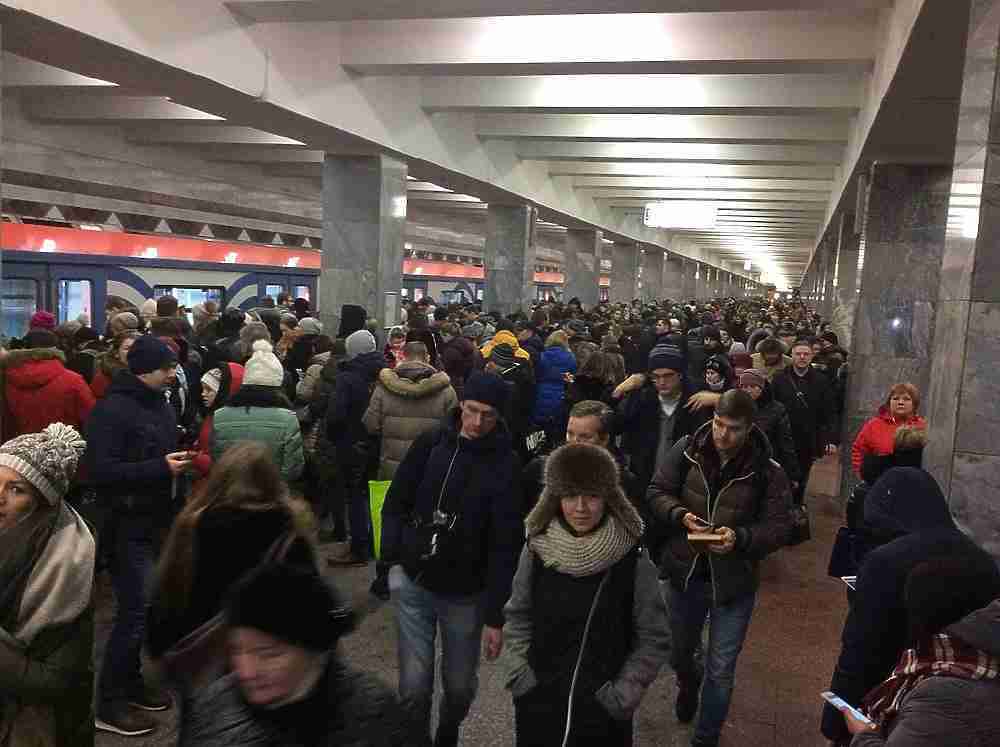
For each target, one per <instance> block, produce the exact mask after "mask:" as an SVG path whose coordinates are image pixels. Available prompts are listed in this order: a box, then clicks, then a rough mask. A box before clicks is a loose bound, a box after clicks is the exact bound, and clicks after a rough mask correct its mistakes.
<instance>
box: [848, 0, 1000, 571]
mask: <svg viewBox="0 0 1000 747" xmlns="http://www.w3.org/2000/svg"><path fill="white" fill-rule="evenodd" d="M998 39H1000V0H984V1H983V2H978V3H975V4H974V5H973V8H972V14H971V18H970V23H969V35H968V43H967V47H966V60H965V68H964V79H963V86H962V98H961V105H960V110H959V120H958V133H957V136H956V143H957V146H956V149H955V162H954V184H953V187H952V197H951V204H950V205H949V214H948V218H949V221H948V233H947V237H946V240H945V251H944V257H943V261H942V267H941V276H940V285H939V293H938V296H937V303H938V307H937V316H936V320H935V331H934V340H933V349H932V352H933V356H932V359H933V364H932V368H931V384H930V391H929V393H928V395H927V396H926V397H925V400H924V402H925V405H924V407H923V408H922V409H923V410H924V411H925V413H926V415H927V419H928V423H929V431H928V437H929V442H928V445H927V448H926V449H925V451H924V467H925V468H926V469H927V470H929V471H930V472H931V474H933V475H934V476H935V478H937V480H938V482H939V483H940V484H941V487H942V489H943V490H944V492H945V495H946V496H948V499H949V502H950V505H951V511H952V515H953V516H954V517H955V519H956V521H957V522H958V524H959V525H960V526H961V527H962V528H963V529H965V530H966V531H967V532H968V533H969V534H970V535H971V536H972V537H973V538H974V539H975V540H976V541H977V542H979V543H980V544H981V545H982V546H983V547H985V548H986V549H987V550H988V551H989V552H990V553H992V555H993V556H994V557H995V558H997V559H998V560H1000V498H998V496H1000V409H998V407H997V403H998V401H1000V379H998V378H997V369H998V367H1000V253H998V251H997V243H998V239H1000V91H998V90H997V85H998V83H1000V74H998V72H1000V49H998V43H997V40H998ZM970 186H978V187H980V188H981V192H980V190H979V189H975V190H972V189H970ZM868 255H869V249H868V247H866V256H865V264H866V265H867V264H868V262H869V261H870V258H869V256H868ZM862 292H863V291H862Z"/></svg>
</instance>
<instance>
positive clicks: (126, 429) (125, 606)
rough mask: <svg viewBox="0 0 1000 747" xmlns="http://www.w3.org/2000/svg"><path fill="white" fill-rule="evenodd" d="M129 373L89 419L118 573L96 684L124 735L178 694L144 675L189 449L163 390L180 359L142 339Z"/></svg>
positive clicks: (106, 712)
mask: <svg viewBox="0 0 1000 747" xmlns="http://www.w3.org/2000/svg"><path fill="white" fill-rule="evenodd" d="M128 366H129V367H128V370H127V371H121V372H119V373H118V375H117V376H116V377H115V379H114V381H112V383H111V387H110V389H109V390H108V394H107V396H106V397H104V398H103V399H101V400H100V401H98V403H97V405H96V406H95V407H94V409H93V410H92V411H91V414H90V419H89V420H88V421H87V429H86V433H87V455H86V459H87V465H88V468H89V470H90V478H91V479H92V480H93V482H94V485H95V487H96V488H97V491H98V494H99V495H100V496H101V497H102V498H103V499H104V500H105V501H106V502H107V504H108V505H109V506H110V509H111V511H110V516H109V517H108V520H107V523H106V525H105V527H104V534H105V537H106V538H107V539H106V541H110V542H112V543H113V548H114V549H113V551H112V553H111V565H110V570H111V579H112V583H113V584H114V590H115V600H116V608H115V620H114V625H113V627H112V629H111V637H110V639H109V640H108V646H107V649H106V650H105V652H104V663H103V665H102V667H101V673H100V679H99V681H98V693H99V695H98V705H97V719H96V727H97V729H99V730H101V731H108V732H112V733H114V734H121V735H123V736H139V735H142V734H148V733H149V732H151V731H153V729H154V728H155V723H154V722H153V721H151V720H150V719H148V718H147V717H146V716H144V715H142V714H141V713H140V711H162V710H166V708H167V707H168V706H169V704H170V699H169V698H168V697H167V696H166V695H165V694H163V693H158V692H156V691H154V690H153V689H152V688H150V687H149V686H147V685H146V684H145V682H144V681H143V677H142V669H141V663H140V656H139V655H140V651H141V649H142V641H143V639H144V637H145V626H146V607H147V606H148V600H147V598H146V590H145V585H146V581H147V579H148V578H149V576H150V575H151V574H152V571H153V565H154V563H155V562H156V555H157V553H158V549H159V545H160V540H161V538H162V537H163V536H164V534H165V532H166V530H167V528H169V526H170V522H171V520H172V519H173V514H174V508H175V506H174V500H173V486H174V478H176V477H177V476H178V475H180V474H181V473H182V472H184V470H186V469H187V466H188V464H189V463H190V455H189V454H188V453H187V452H177V451H174V450H175V449H176V448H177V420H176V416H175V414H174V410H173V408H172V407H171V406H170V404H169V403H168V402H167V400H166V397H165V394H164V393H165V392H166V390H167V389H168V388H169V387H170V385H171V384H172V383H173V381H174V379H175V376H176V373H175V372H176V369H177V356H176V355H175V354H174V352H173V351H172V350H171V349H170V348H169V347H168V346H167V345H166V344H165V343H164V342H163V341H162V340H159V339H158V338H156V337H152V336H144V337H140V338H139V339H138V340H136V341H135V343H134V344H133V345H132V347H131V349H130V350H129V352H128Z"/></svg>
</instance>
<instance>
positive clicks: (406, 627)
mask: <svg viewBox="0 0 1000 747" xmlns="http://www.w3.org/2000/svg"><path fill="white" fill-rule="evenodd" d="M389 591H390V593H391V594H392V600H393V602H395V604H396V622H397V626H398V630H399V702H400V705H401V706H402V707H403V710H404V711H405V712H406V714H407V717H408V718H409V719H410V720H411V721H412V724H413V728H414V729H415V730H416V733H417V734H420V735H427V736H429V735H430V722H431V702H432V700H433V697H434V639H435V637H436V635H437V631H438V628H439V627H440V629H441V655H442V659H441V680H442V685H443V688H444V692H443V697H442V698H441V709H440V712H439V714H438V715H439V719H438V733H439V734H442V733H444V734H448V733H453V734H457V732H458V728H459V726H460V725H461V723H462V721H463V720H464V719H465V717H466V715H468V713H469V707H470V706H471V705H472V701H473V700H475V698H476V691H477V690H478V688H479V652H480V642H481V639H482V633H483V605H482V595H481V594H473V595H472V596H466V597H445V596H442V595H440V594H435V593H433V592H431V591H428V590H427V589H425V588H423V587H422V586H420V585H419V584H415V583H413V581H411V580H410V577H409V576H408V575H407V573H406V571H404V570H403V567H402V566H400V565H396V566H393V567H392V570H391V571H390V572H389Z"/></svg>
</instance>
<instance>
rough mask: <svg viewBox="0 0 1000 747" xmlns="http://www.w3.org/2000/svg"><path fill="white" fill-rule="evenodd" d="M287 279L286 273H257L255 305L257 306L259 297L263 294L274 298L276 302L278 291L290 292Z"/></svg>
mask: <svg viewBox="0 0 1000 747" xmlns="http://www.w3.org/2000/svg"><path fill="white" fill-rule="evenodd" d="M288 280H289V278H288V275H264V274H260V275H258V276H257V304H256V305H258V306H259V305H260V299H262V298H264V297H265V296H270V297H271V298H273V299H274V301H275V303H277V301H278V294H279V293H290V292H291V288H290V287H289V286H290V283H289V282H288Z"/></svg>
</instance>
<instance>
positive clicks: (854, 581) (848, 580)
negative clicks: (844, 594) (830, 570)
mask: <svg viewBox="0 0 1000 747" xmlns="http://www.w3.org/2000/svg"><path fill="white" fill-rule="evenodd" d="M840 580H841V581H843V582H844V583H845V584H847V588H848V589H850V590H851V591H857V590H858V577H857V576H841V577H840Z"/></svg>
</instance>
